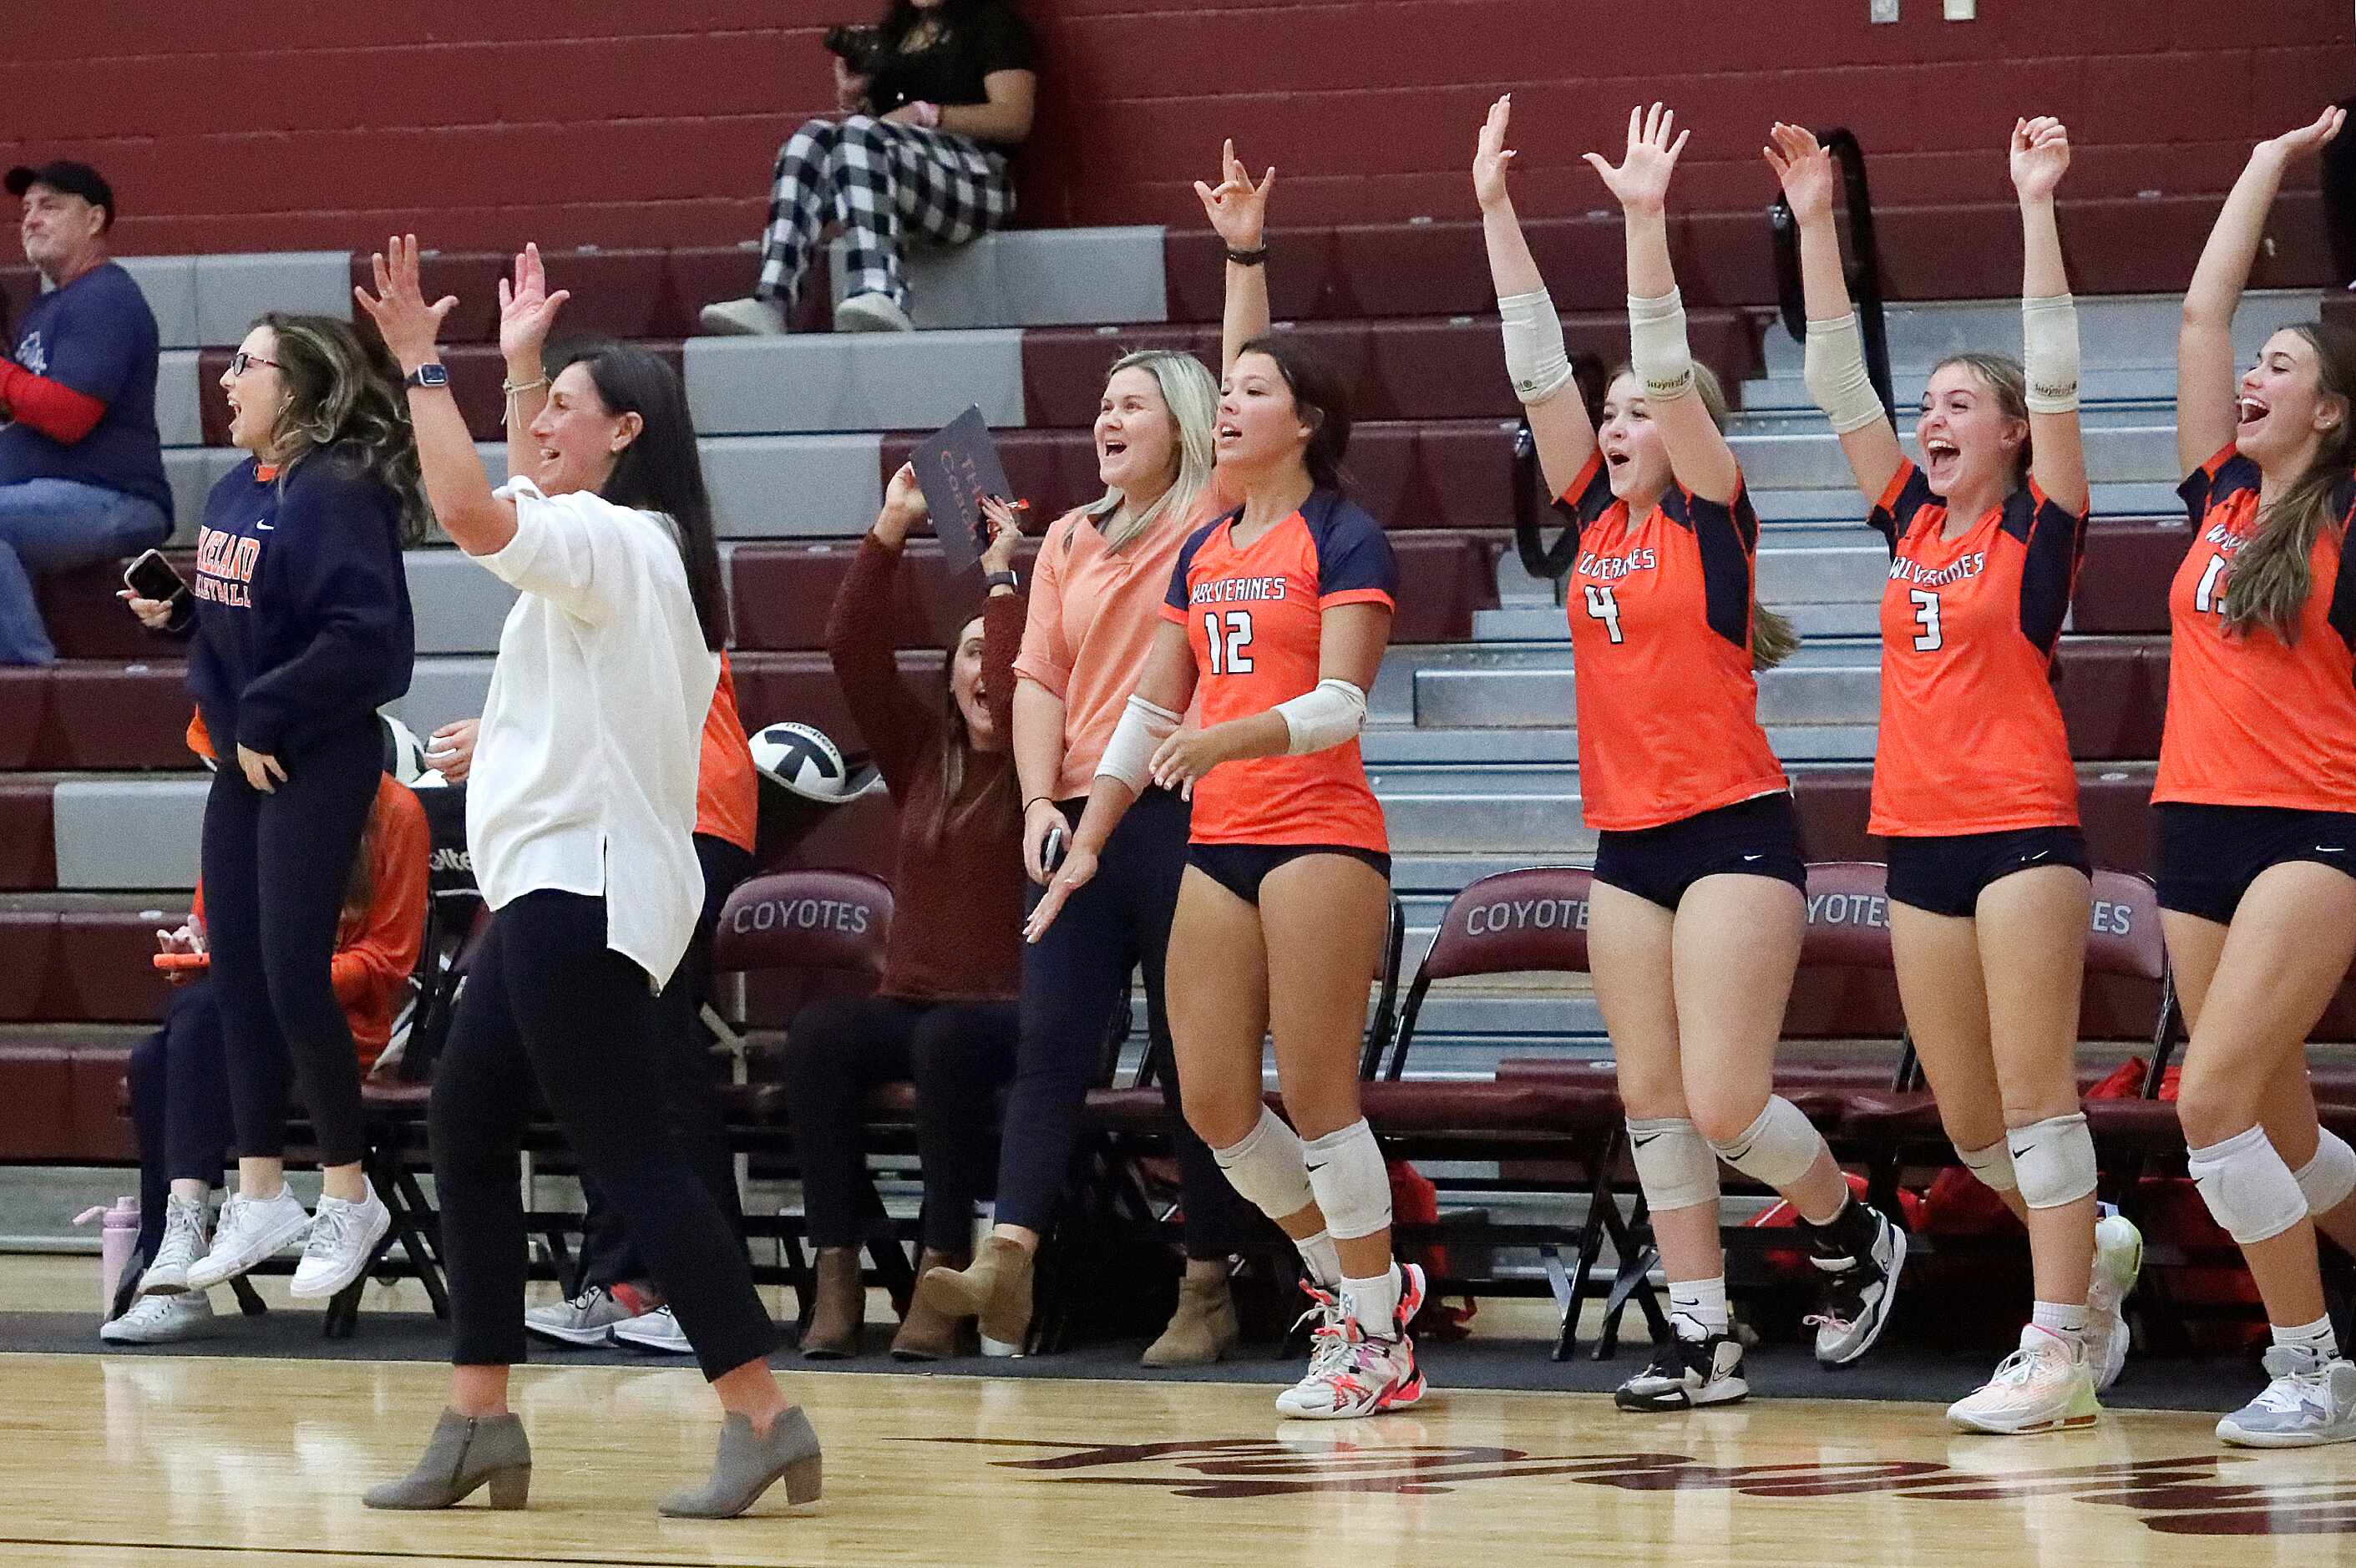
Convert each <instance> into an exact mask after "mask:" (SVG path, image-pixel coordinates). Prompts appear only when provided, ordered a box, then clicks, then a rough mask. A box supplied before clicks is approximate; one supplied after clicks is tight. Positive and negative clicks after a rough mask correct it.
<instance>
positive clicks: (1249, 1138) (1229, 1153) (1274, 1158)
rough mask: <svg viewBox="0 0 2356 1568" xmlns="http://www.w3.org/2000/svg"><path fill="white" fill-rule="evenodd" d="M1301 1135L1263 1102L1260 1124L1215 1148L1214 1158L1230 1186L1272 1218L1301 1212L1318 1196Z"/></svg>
mask: <svg viewBox="0 0 2356 1568" xmlns="http://www.w3.org/2000/svg"><path fill="white" fill-rule="evenodd" d="M1301 1149H1302V1145H1301V1135H1300V1134H1298V1133H1296V1132H1294V1131H1293V1130H1292V1129H1291V1128H1290V1127H1288V1126H1286V1125H1284V1118H1283V1117H1281V1116H1280V1115H1277V1114H1276V1113H1275V1112H1274V1111H1271V1110H1269V1108H1268V1107H1267V1106H1265V1105H1262V1106H1261V1107H1260V1110H1259V1125H1258V1126H1256V1127H1254V1128H1252V1130H1251V1131H1250V1132H1248V1133H1246V1134H1245V1135H1244V1137H1243V1141H1242V1142H1241V1143H1237V1144H1233V1145H1230V1146H1229V1147H1226V1148H1215V1149H1213V1150H1212V1151H1211V1157H1212V1158H1213V1159H1215V1160H1217V1161H1218V1162H1219V1168H1220V1170H1222V1171H1224V1172H1225V1173H1226V1178H1227V1185H1228V1186H1230V1187H1232V1188H1234V1189H1236V1191H1237V1193H1238V1194H1239V1195H1241V1197H1242V1198H1243V1200H1244V1201H1245V1202H1247V1203H1249V1204H1251V1205H1253V1206H1254V1207H1255V1208H1257V1209H1258V1211H1260V1212H1261V1213H1263V1214H1265V1215H1267V1216H1268V1217H1269V1219H1271V1220H1281V1219H1283V1218H1284V1217H1285V1216H1286V1215H1288V1214H1298V1213H1300V1212H1301V1211H1302V1210H1303V1209H1306V1208H1308V1207H1309V1204H1310V1200H1312V1199H1313V1198H1315V1197H1316V1196H1317V1195H1316V1194H1315V1193H1314V1192H1312V1190H1310V1187H1309V1168H1308V1167H1307V1166H1306V1165H1305V1164H1303V1163H1302V1154H1301Z"/></svg>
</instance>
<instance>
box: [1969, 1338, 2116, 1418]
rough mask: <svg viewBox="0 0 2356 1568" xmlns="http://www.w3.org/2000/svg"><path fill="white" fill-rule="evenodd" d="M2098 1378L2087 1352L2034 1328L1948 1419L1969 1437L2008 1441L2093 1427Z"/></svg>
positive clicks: (2100, 1408)
mask: <svg viewBox="0 0 2356 1568" xmlns="http://www.w3.org/2000/svg"><path fill="white" fill-rule="evenodd" d="M2100 1413H2102V1407H2101V1406H2100V1405H2098V1404H2096V1403H2094V1373H2093V1371H2092V1370H2091V1369H2090V1368H2089V1366H2088V1358H2087V1356H2086V1354H2085V1352H2084V1351H2083V1350H2081V1349H2078V1348H2077V1347H2076V1346H2073V1345H2072V1344H2071V1343H2070V1341H2068V1340H2067V1339H2062V1338H2061V1336H2059V1335H2057V1334H2051V1333H2048V1332H2047V1331H2046V1330H2044V1329H2042V1328H2039V1327H2037V1325H2035V1324H2034V1323H2031V1324H2028V1325H2026V1326H2025V1327H2023V1328H2022V1329H2021V1330H2020V1349H2018V1350H2015V1351H2014V1352H2013V1353H2012V1354H2011V1355H2009V1356H2007V1357H2006V1358H2005V1359H2004V1360H2001V1361H1999V1362H1997V1369H1996V1376H1994V1377H1992V1378H1990V1379H1988V1381H1987V1382H1985V1383H1983V1384H1981V1385H1980V1387H1979V1388H1977V1389H1976V1390H1975V1391H1973V1392H1971V1393H1968V1394H1965V1396H1964V1397H1963V1398H1961V1399H1959V1400H1957V1401H1956V1402H1955V1403H1953V1404H1951V1405H1949V1406H1948V1407H1947V1419H1948V1420H1949V1421H1950V1422H1952V1423H1954V1424H1955V1425H1956V1426H1958V1427H1961V1428H1962V1429H1963V1430H1964V1431H1965V1432H1993V1433H1998V1434H2003V1435H2026V1434H2028V1433H2032V1432H2059V1431H2061V1430H2063V1429H2064V1428H2067V1427H2073V1426H2092V1425H2093V1424H2094V1417H2095V1416H2097V1415H2099V1414H2100Z"/></svg>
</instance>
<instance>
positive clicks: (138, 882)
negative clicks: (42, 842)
mask: <svg viewBox="0 0 2356 1568" xmlns="http://www.w3.org/2000/svg"><path fill="white" fill-rule="evenodd" d="M211 787H212V786H211V784H210V781H209V778H208V776H207V775H206V774H204V773H173V774H167V775H162V776H150V777H140V776H137V775H125V774H109V775H104V776H95V775H85V776H80V777H67V778H62V779H59V781H58V784H57V788H56V790H55V791H54V792H53V795H52V797H51V810H52V813H53V817H54V820H53V827H52V831H53V833H54V834H55V842H56V848H57V861H58V886H59V889H61V890H64V891H83V892H90V891H105V890H110V889H124V890H134V891H138V890H147V889H155V890H158V891H161V890H165V889H170V890H174V891H180V890H185V889H187V888H193V887H195V886H196V883H197V846H198V842H199V841H200V840H201V839H202V838H203V837H204V821H205V796H206V795H207V794H208V793H209V791H210V789H211Z"/></svg>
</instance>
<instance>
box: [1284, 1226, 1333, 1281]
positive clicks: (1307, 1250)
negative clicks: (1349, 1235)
mask: <svg viewBox="0 0 2356 1568" xmlns="http://www.w3.org/2000/svg"><path fill="white" fill-rule="evenodd" d="M1292 1244H1293V1245H1294V1246H1296V1247H1298V1248H1300V1249H1301V1262H1302V1263H1304V1264H1308V1265H1309V1277H1310V1279H1311V1281H1312V1283H1314V1284H1315V1285H1316V1286H1317V1288H1318V1289H1320V1290H1333V1289H1336V1288H1338V1287H1339V1286H1340V1285H1341V1284H1342V1251H1341V1249H1340V1248H1339V1247H1336V1246H1335V1245H1334V1244H1333V1237H1331V1236H1329V1235H1327V1234H1326V1233H1325V1232H1323V1231H1320V1232H1317V1233H1316V1234H1315V1235H1313V1236H1303V1237H1301V1239H1300V1240H1299V1241H1297V1242H1295V1243H1292Z"/></svg>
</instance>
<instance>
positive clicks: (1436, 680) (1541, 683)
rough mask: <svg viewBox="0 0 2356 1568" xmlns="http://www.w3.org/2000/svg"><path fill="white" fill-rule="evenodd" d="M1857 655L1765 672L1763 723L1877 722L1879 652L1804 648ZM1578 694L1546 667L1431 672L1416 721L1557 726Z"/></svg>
mask: <svg viewBox="0 0 2356 1568" xmlns="http://www.w3.org/2000/svg"><path fill="white" fill-rule="evenodd" d="M1852 651H1853V652H1855V653H1857V654H1858V655H1860V656H1862V658H1863V661H1864V662H1862V663H1860V664H1852V665H1846V666H1841V665H1832V664H1826V663H1817V664H1802V663H1799V662H1797V661H1796V660H1795V661H1794V663H1793V664H1789V665H1785V666H1783V667H1781V668H1778V669H1771V670H1764V671H1762V672H1761V674H1760V677H1759V717H1760V720H1761V721H1762V722H1763V723H1766V724H1768V725H1771V726H1772V725H1783V724H1811V725H1814V724H1838V725H1854V724H1871V723H1873V722H1875V721H1876V720H1877V719H1878V718H1879V712H1880V699H1881V672H1880V668H1879V656H1880V650H1879V648H1878V647H1873V646H1870V645H1857V646H1856V647H1855V648H1854V649H1850V648H1835V647H1818V648H1814V649H1810V648H1803V649H1802V650H1801V657H1805V656H1807V655H1809V654H1811V653H1815V654H1816V655H1818V656H1826V655H1830V654H1835V653H1846V652H1852ZM1576 689H1577V688H1576V685H1575V681H1574V677H1573V675H1572V673H1571V671H1569V669H1566V668H1559V667H1553V668H1549V667H1545V666H1544V665H1537V666H1529V665H1523V666H1516V667H1496V668H1492V669H1433V670H1425V671H1422V672H1420V673H1419V674H1418V675H1417V677H1416V686H1415V713H1416V721H1417V723H1418V724H1419V726H1429V727H1433V728H1459V729H1472V728H1490V727H1498V726H1514V725H1530V726H1537V727H1539V728H1545V729H1558V728H1560V727H1561V725H1562V721H1563V720H1564V719H1565V718H1567V717H1568V716H1569V715H1570V714H1571V713H1572V712H1574V711H1575V710H1576V706H1575V705H1576Z"/></svg>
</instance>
